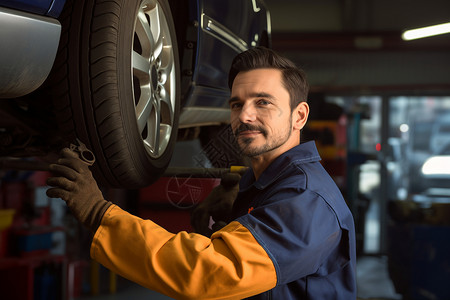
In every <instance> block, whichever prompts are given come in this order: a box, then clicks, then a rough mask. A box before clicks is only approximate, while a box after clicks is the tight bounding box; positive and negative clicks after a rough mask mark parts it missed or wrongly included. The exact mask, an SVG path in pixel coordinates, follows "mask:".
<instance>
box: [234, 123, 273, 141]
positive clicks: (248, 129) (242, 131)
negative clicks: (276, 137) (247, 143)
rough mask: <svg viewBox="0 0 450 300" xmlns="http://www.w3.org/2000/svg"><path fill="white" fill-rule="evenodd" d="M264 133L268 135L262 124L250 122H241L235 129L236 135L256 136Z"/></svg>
mask: <svg viewBox="0 0 450 300" xmlns="http://www.w3.org/2000/svg"><path fill="white" fill-rule="evenodd" d="M260 134H262V135H263V136H266V134H267V132H266V130H265V129H264V128H263V127H261V126H255V125H249V124H241V125H240V126H239V127H238V128H237V129H236V130H235V131H234V135H235V136H236V137H247V138H248V137H254V136H257V135H260Z"/></svg>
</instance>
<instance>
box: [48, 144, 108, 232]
mask: <svg viewBox="0 0 450 300" xmlns="http://www.w3.org/2000/svg"><path fill="white" fill-rule="evenodd" d="M49 169H50V171H51V172H52V174H53V177H50V178H48V179H47V184H48V185H49V186H52V188H49V189H48V190H47V196H49V197H50V198H61V199H63V200H64V201H65V202H66V203H67V206H68V207H69V209H70V211H71V212H72V213H73V215H74V216H75V218H77V219H78V221H80V222H81V223H82V224H83V225H84V226H86V227H87V228H88V229H90V230H91V231H92V232H95V231H96V230H97V229H98V227H99V226H100V222H101V220H102V217H103V214H104V213H105V212H106V210H107V209H108V207H109V206H110V205H111V203H110V202H108V201H106V200H105V199H104V198H103V194H102V192H101V191H100V189H99V187H98V185H97V182H96V181H95V179H94V177H93V176H92V173H91V171H90V170H89V164H88V163H86V162H85V161H83V160H81V159H80V157H79V155H78V153H77V152H74V151H72V150H70V149H68V148H64V149H63V150H62V151H61V157H60V158H59V159H58V160H57V162H56V163H55V164H50V166H49Z"/></svg>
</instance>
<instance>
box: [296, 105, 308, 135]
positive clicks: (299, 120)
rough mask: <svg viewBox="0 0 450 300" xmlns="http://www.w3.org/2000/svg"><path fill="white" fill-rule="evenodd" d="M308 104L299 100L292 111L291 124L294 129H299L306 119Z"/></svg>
mask: <svg viewBox="0 0 450 300" xmlns="http://www.w3.org/2000/svg"><path fill="white" fill-rule="evenodd" d="M308 115H309V105H308V103H306V102H300V103H299V104H298V105H297V107H296V108H295V109H294V111H293V112H292V126H293V129H294V130H301V129H302V128H303V127H304V126H305V124H306V121H307V120H308Z"/></svg>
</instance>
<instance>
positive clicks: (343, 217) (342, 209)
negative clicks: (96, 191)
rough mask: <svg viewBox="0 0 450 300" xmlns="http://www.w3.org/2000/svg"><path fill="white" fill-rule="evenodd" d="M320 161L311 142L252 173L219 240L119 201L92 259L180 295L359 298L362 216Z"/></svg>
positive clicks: (285, 299)
mask: <svg viewBox="0 0 450 300" xmlns="http://www.w3.org/2000/svg"><path fill="white" fill-rule="evenodd" d="M319 160H320V157H319V155H318V153H317V150H316V148H315V145H314V143H312V142H310V143H305V144H302V145H299V146H297V147H294V148H292V149H291V150H289V151H287V152H286V153H284V154H282V155H281V156H279V157H278V158H276V159H275V160H274V161H273V162H272V163H271V165H270V166H268V167H267V169H266V170H265V171H264V172H263V173H262V174H261V176H260V177H259V178H258V180H256V181H255V179H254V177H253V175H252V172H251V171H249V172H248V173H246V174H245V175H244V176H243V178H242V181H241V191H240V193H239V196H238V199H237V200H236V202H235V206H234V207H233V214H234V215H235V219H234V220H232V221H231V222H230V223H229V224H228V225H227V226H225V227H224V228H222V229H220V230H218V231H216V232H214V233H213V234H212V235H211V238H208V237H205V236H203V235H200V234H196V233H188V232H185V231H182V232H178V233H171V232H168V231H167V230H165V229H164V228H162V227H161V226H159V225H158V224H156V223H154V222H152V221H151V220H143V219H141V218H139V217H136V216H133V215H131V214H129V213H128V212H126V211H124V210H122V209H120V207H118V206H117V205H114V204H113V205H111V206H110V207H109V208H108V210H107V211H106V212H105V214H104V216H103V218H102V221H101V224H100V226H99V228H98V229H97V231H96V233H95V235H94V238H93V241H92V244H91V257H92V258H93V259H95V260H97V261H98V262H100V263H101V264H103V265H104V266H106V267H107V268H109V269H110V270H112V271H114V272H115V273H117V274H119V275H121V276H123V277H125V278H127V279H129V280H132V281H134V282H137V283H139V284H141V285H142V286H145V287H147V288H149V289H152V290H156V291H158V292H160V293H163V294H165V295H168V296H170V297H173V298H175V299H244V298H248V297H252V299H280V300H288V299H309V300H311V299H320V300H324V299H333V300H336V299H343V300H349V299H355V298H356V296H355V293H356V287H355V235H354V227H353V219H352V215H351V214H350V211H349V209H348V208H347V205H346V203H345V201H344V199H343V198H342V196H341V193H340V192H339V189H338V188H337V187H336V185H335V184H334V182H333V180H332V179H331V178H330V176H329V175H328V174H327V173H326V171H325V170H324V169H323V168H322V166H321V164H320V162H319ZM255 295H256V296H255Z"/></svg>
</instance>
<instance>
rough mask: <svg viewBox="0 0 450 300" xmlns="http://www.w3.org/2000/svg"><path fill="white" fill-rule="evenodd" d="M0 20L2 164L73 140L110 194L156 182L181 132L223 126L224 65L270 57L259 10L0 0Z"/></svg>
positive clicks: (250, 1) (240, 1)
mask: <svg viewBox="0 0 450 300" xmlns="http://www.w3.org/2000/svg"><path fill="white" fill-rule="evenodd" d="M0 15H1V18H0V28H1V30H0V39H1V40H2V43H1V46H0V50H1V51H0V53H1V54H0V65H1V66H2V68H0V78H1V79H0V98H4V99H0V115H1V118H0V156H22V157H23V156H25V157H26V156H45V155H47V154H48V153H50V152H52V151H55V150H56V149H60V148H61V147H63V146H65V145H67V144H68V143H70V142H72V141H74V140H75V139H76V138H78V139H79V140H81V141H83V142H84V143H85V144H86V145H87V147H88V148H89V149H92V151H93V152H94V153H95V156H96V163H95V164H94V166H93V173H94V176H95V177H96V179H97V180H98V181H99V183H100V184H101V185H104V186H110V187H120V188H139V187H143V186H147V185H149V184H150V183H152V182H153V181H155V180H156V179H157V178H158V177H159V176H160V175H161V174H162V173H163V172H164V170H165V169H166V168H167V166H168V164H169V162H170V159H171V156H172V152H173V148H174V144H175V140H176V137H177V132H178V128H179V127H181V128H188V127H194V126H209V125H219V124H224V123H227V122H228V118H229V110H228V104H227V101H226V100H227V98H228V97H229V90H228V86H227V76H228V74H227V73H228V69H229V67H230V63H231V60H232V59H233V57H234V56H235V55H236V54H238V53H239V52H242V51H244V50H246V49H248V48H250V47H254V46H259V45H262V46H267V47H270V16H269V13H268V11H267V9H266V7H265V4H264V2H263V1H262V0H227V1H213V0H209V1H207V0H203V1H202V0H186V1H176V0H172V1H170V0H169V1H168V0H127V1H122V0H108V1H104V0H83V1H82V0H67V1H64V0H47V1H39V2H37V3H36V2H35V1H32V0H29V1H27V0H0ZM58 41H59V44H58ZM50 69H51V71H50ZM44 80H45V82H44Z"/></svg>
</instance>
